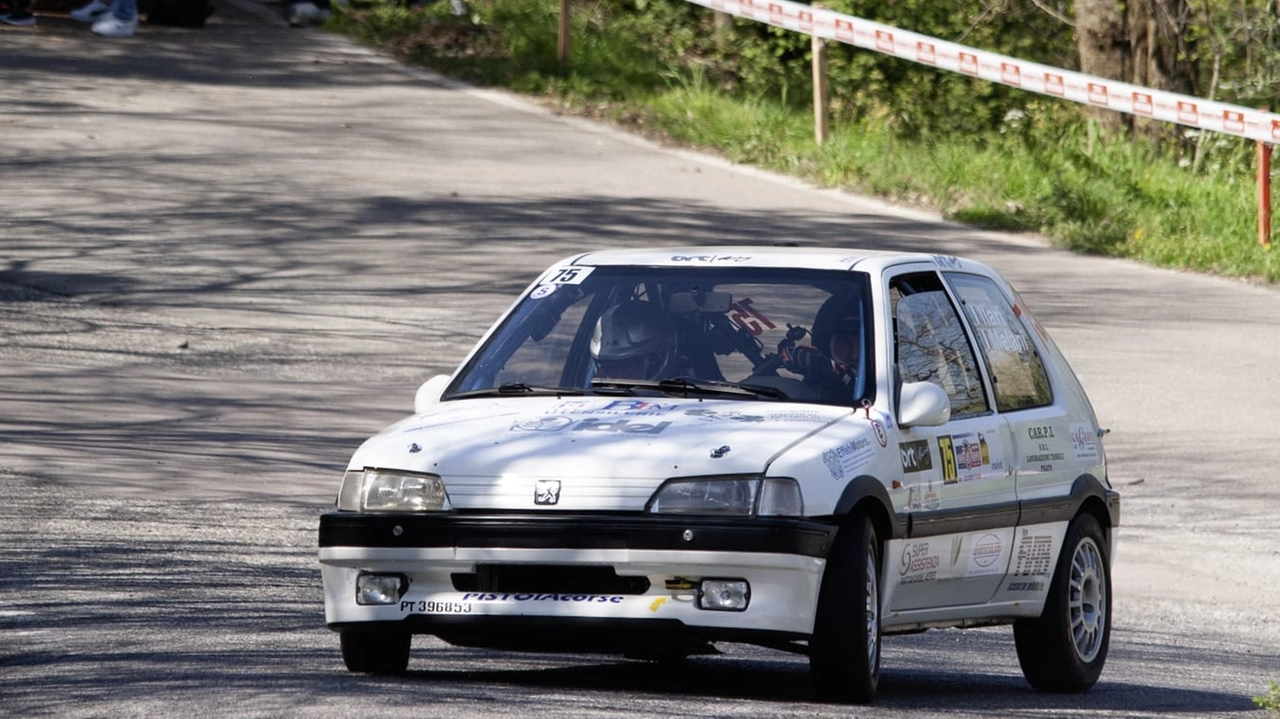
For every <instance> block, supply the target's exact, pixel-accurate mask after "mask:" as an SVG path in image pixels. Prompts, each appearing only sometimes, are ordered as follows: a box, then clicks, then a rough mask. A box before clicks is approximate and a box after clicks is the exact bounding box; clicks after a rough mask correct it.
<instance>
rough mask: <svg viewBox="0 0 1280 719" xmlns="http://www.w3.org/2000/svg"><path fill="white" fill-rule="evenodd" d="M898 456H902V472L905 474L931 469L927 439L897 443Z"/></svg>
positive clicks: (931, 460)
mask: <svg viewBox="0 0 1280 719" xmlns="http://www.w3.org/2000/svg"><path fill="white" fill-rule="evenodd" d="M898 454H899V455H901V456H902V471H903V472H905V473H907V474H914V473H916V472H927V471H929V470H931V469H933V453H932V452H930V451H929V440H927V439H918V440H915V441H913V442H899V443H898Z"/></svg>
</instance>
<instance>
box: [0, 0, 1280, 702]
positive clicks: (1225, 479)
mask: <svg viewBox="0 0 1280 719" xmlns="http://www.w3.org/2000/svg"><path fill="white" fill-rule="evenodd" d="M227 1H228V0H223V3H222V4H220V5H219V6H218V11H217V13H216V14H215V16H214V17H213V19H212V21H211V23H210V24H209V26H208V27H206V28H205V29H203V30H199V31H189V30H180V29H173V28H159V27H150V26H143V27H142V28H141V29H140V31H139V33H138V35H137V37H135V38H134V39H132V40H127V41H107V40H102V39H99V38H96V37H93V36H92V35H90V34H89V33H88V32H87V30H86V28H84V27H83V26H80V25H77V24H75V23H72V22H71V21H69V20H67V19H66V18H60V17H56V16H44V17H41V18H40V24H39V25H38V26H37V28H35V29H34V30H32V29H21V30H18V29H12V28H0V44H3V47H4V49H3V51H2V52H0V131H2V132H0V197H3V198H4V210H3V212H0V377H2V379H0V715H9V716H24V717H27V716H52V715H56V716H66V717H79V716H86V717H87V716H112V717H115V716H137V717H170V716H175V715H192V716H244V717H251V716H308V717H310V716H315V717H327V716H348V715H354V714H357V713H359V714H361V715H367V716H389V717H400V716H403V717H409V716H413V717H422V716H433V717H455V716H485V717H502V716H528V715H531V714H535V713H537V714H539V715H542V716H545V717H549V718H556V717H587V716H592V717H595V716H604V717H610V716H673V717H674V716H699V717H740V716H778V717H800V716H804V717H810V716H818V717H822V716H832V717H834V716H854V715H856V716H866V717H907V716H910V717H943V716H970V717H987V716H991V717H996V716H999V717H1042V716H1054V717H1058V716H1064V717H1099V716H1108V717H1188V718H1190V717H1205V716H1213V717H1219V716H1221V717H1229V716H1242V717H1243V716H1255V717H1256V716H1259V712H1258V711H1257V710H1256V709H1255V708H1254V705H1253V703H1252V701H1251V700H1250V697H1251V696H1253V695H1257V694H1261V693H1263V692H1264V691H1265V690H1266V686H1267V681H1268V680H1269V679H1277V680H1280V607H1278V605H1280V600H1278V599H1277V597H1280V537H1277V532H1276V529H1275V525H1276V524H1277V520H1276V517H1277V515H1278V514H1280V482H1277V481H1276V479H1275V476H1276V470H1275V468H1276V467H1278V466H1280V442H1277V441H1276V440H1277V434H1278V432H1280V430H1277V428H1278V427H1280V367H1278V366H1277V361H1276V350H1277V348H1278V347H1280V293H1278V292H1277V291H1276V290H1274V289H1268V288H1260V287H1254V286H1250V285H1247V284H1244V283H1239V282H1232V281H1225V280H1218V279H1210V278H1203V277H1198V276H1192V275H1185V274H1179V273H1173V272H1166V271H1161V270H1154V269H1150V268H1145V267H1140V266H1137V265H1133V264H1130V263H1126V262H1121V261H1115V260H1108V259H1100V258H1086V257H1077V256H1072V255H1068V254H1065V253H1062V252H1059V251H1056V250H1053V249H1051V248H1050V247H1048V246H1047V244H1046V243H1044V242H1043V241H1041V240H1040V239H1038V238H1035V237H1026V236H1009V235H998V234H990V233H981V232H976V231H972V230H968V229H965V228H961V227H957V226H954V225H949V224H946V223H941V222H938V221H936V218H933V217H931V216H929V215H927V214H925V213H919V212H913V211H908V210H901V209H895V208H892V207H888V206H885V205H882V204H879V203H876V202H872V201H868V200H864V199H860V198H856V197H851V196H846V195H842V194H840V193H834V192H830V191H817V190H813V189H811V188H807V187H804V186H802V185H800V184H797V183H794V182H790V181H787V180H783V179H780V178H776V177H772V176H769V175H764V174H761V173H756V172H751V171H745V170H742V169H740V168H734V167H731V166H728V165H726V164H725V163H722V162H719V161H716V160H713V159H710V158H706V157H702V156H698V155H694V154H688V153H681V152H677V151H673V150H670V149H664V148H659V147H655V146H652V145H650V144H648V143H646V142H643V141H639V140H637V139H635V138H632V137H629V136H626V135H623V134H620V133H617V132H614V131H612V130H610V129H608V128H604V127H601V126H598V125H594V124H591V123H586V122H582V121H578V120H571V119H565V118H560V117H556V116H554V115H553V114H550V113H548V112H546V111H543V110H541V109H539V108H537V107H535V106H532V105H529V104H527V103H525V102H523V101H521V100H519V99H515V98H512V97H510V96H507V95H504V94H502V93H494V92H486V91H480V90H475V89H469V88H464V87H458V86H456V85H454V84H452V83H449V82H446V81H444V80H442V79H440V78H437V77H435V76H433V75H431V74H429V73H423V72H419V71H413V70H408V69H405V68H402V67H400V66H399V65H398V64H396V63H395V62H392V61H390V60H388V59H386V58H383V57H380V56H378V55H377V54H374V53H372V52H370V51H367V50H365V49H362V48H359V47H356V46H354V45H352V44H350V43H348V42H346V41H344V40H341V39H338V38H334V37H331V36H328V35H325V34H324V33H321V32H318V31H313V30H290V29H289V28H287V27H285V26H283V24H282V23H280V22H279V21H278V19H275V18H274V16H272V15H270V14H269V13H262V12H251V11H250V10H251V9H253V10H256V8H253V7H251V6H247V5H245V6H239V5H235V6H233V5H229V4H226V3H227ZM241 1H243V0H241ZM1242 191H1247V190H1245V189H1242ZM780 240H786V241H796V242H800V243H802V244H823V245H825V244H834V245H842V246H866V247H887V248H903V249H922V250H927V251H934V252H946V253H957V254H966V255H971V256H974V257H977V258H980V259H982V260H985V261H987V262H989V263H991V264H992V265H994V266H996V267H997V268H998V269H1000V270H1001V271H1002V272H1003V273H1004V274H1006V275H1007V276H1008V277H1010V278H1011V279H1012V280H1013V281H1014V282H1015V284H1017V285H1019V286H1020V287H1021V288H1022V290H1023V293H1024V295H1025V297H1026V299H1027V300H1028V302H1029V304H1030V306H1031V307H1032V308H1033V309H1034V310H1035V311H1036V312H1037V314H1038V315H1039V317H1040V319H1041V320H1042V321H1043V322H1044V324H1045V325H1046V326H1047V327H1048V328H1049V330H1050V332H1051V333H1052V334H1053V335H1054V336H1055V338H1056V339H1057V341H1058V343H1059V345H1061V346H1062V348H1063V350H1064V352H1065V353H1066V354H1067V356H1068V357H1069V358H1070V359H1071V360H1072V362H1073V364H1074V366H1075V368H1076V370H1077V372H1078V374H1079V375H1080V376H1081V379H1082V381H1083V382H1084V384H1085V386H1086V387H1087V388H1088V389H1089V391H1090V394H1091V396H1092V397H1093V399H1094V402H1095V405H1096V408H1097V410H1098V414H1099V416H1100V418H1101V420H1102V422H1103V424H1104V425H1105V426H1109V427H1110V428H1111V429H1112V434H1111V435H1110V436H1109V437H1108V438H1107V442H1106V447H1107V451H1108V456H1109V459H1110V461H1111V468H1112V478H1113V481H1114V482H1115V484H1116V485H1117V486H1118V488H1119V489H1120V490H1121V492H1122V493H1123V495H1124V509H1123V512H1124V514H1123V518H1122V519H1123V526H1122V528H1121V532H1120V549H1119V553H1118V556H1117V557H1116V562H1115V607H1114V610H1115V630H1114V635H1113V640H1112V648H1111V656H1110V659H1109V661H1108V664H1107V669H1106V671H1105V672H1104V674H1103V676H1102V680H1101V682H1100V683H1099V684H1098V685H1097V686H1096V687H1095V688H1094V689H1093V690H1092V691H1090V692H1088V693H1086V694H1083V695H1067V696H1061V695H1051V694H1038V693H1036V692H1033V691H1031V690H1030V689H1029V687H1028V686H1027V685H1026V684H1025V682H1024V681H1023V680H1022V678H1021V674H1020V672H1019V671H1018V667H1017V661H1016V659H1015V658H1014V655H1013V649H1012V637H1011V634H1010V632H1009V631H1008V630H1007V629H987V630H974V631H967V632H961V631H941V632H930V633H926V634H923V635H918V636H911V637H896V638H891V639H889V640H887V642H886V649H885V670H884V671H885V673H884V680H883V684H882V689H881V698H880V701H879V703H878V704H877V705H876V706H874V707H871V708H859V709H857V710H850V709H849V708H845V707H834V706H826V705H820V704H815V703H813V702H812V700H811V697H810V695H809V692H808V688H807V680H806V674H805V662H804V660H803V659H802V658H799V657H793V656H789V655H784V654H777V653H773V652H767V651H763V650H754V649H751V648H747V647H741V646H736V645H732V646H728V647H726V648H725V651H726V654H725V656H720V657H708V658H697V659H694V660H691V661H690V662H688V663H687V664H686V665H683V666H681V667H679V668H676V669H671V668H666V667H662V666H659V665H652V664H645V663H639V662H629V661H622V660H615V659H612V658H597V657H585V656H554V655H553V656H542V655H536V656H530V655H517V654H506V653H498V652H485V651H478V650H461V649H454V648H450V647H447V646H444V645H441V644H439V643H435V642H430V641H423V642H419V643H417V644H415V650H414V654H413V659H412V661H411V664H410V668H411V672H410V674H409V675H408V676H406V677H403V678H396V679H379V678H369V677H363V676H356V675H350V674H347V673H346V672H345V671H344V670H343V668H342V665H341V659H340V657H339V655H338V651H337V641H336V637H335V636H333V635H332V634H330V633H329V632H328V631H327V630H326V629H325V628H324V626H323V616H322V602H321V595H320V582H319V572H318V569H317V564H316V561H315V549H314V548H315V529H316V522H317V516H318V515H319V514H320V513H321V512H323V511H325V509H326V508H327V507H328V506H329V505H330V504H331V502H332V498H333V494H334V491H335V490H336V487H337V481H338V479H339V477H340V474H341V469H342V467H343V465H344V463H345V460H346V458H347V456H349V454H350V452H351V451H352V450H353V449H354V448H355V446H356V445H357V444H358V443H359V441H360V440H361V439H362V438H364V437H365V436H367V435H369V434H371V433H373V432H374V431H376V430H377V429H378V428H380V427H381V426H382V425H384V424H386V423H387V422H390V421H392V420H394V419H396V418H398V417H399V416H401V415H402V414H404V413H406V412H407V411H408V410H409V408H410V407H411V404H412V398H413V392H414V390H415V388H416V386H417V384H418V383H419V382H421V381H422V380H424V379H426V378H427V377H429V376H430V375H432V374H435V373H437V372H441V371H447V370H449V369H451V368H452V366H453V365H454V364H455V363H456V362H457V361H458V360H459V359H460V358H461V356H462V354H463V353H464V351H465V350H466V349H467V348H468V347H469V346H470V345H471V344H472V343H473V342H474V340H475V339H476V338H477V337H478V336H479V334H480V333H481V332H482V331H483V329H484V328H485V327H486V326H487V325H488V324H489V322H490V321H492V319H493V318H494V317H495V316H496V315H497V314H498V313H499V312H500V311H501V310H502V309H504V308H505V307H506V306H507V304H508V303H509V302H510V300H511V298H512V297H513V295H514V294H515V293H516V292H517V291H518V290H519V289H521V288H523V287H524V286H525V285H526V284H527V283H528V282H529V281H530V280H531V279H532V278H533V277H534V275H535V274H536V273H537V271H538V270H540V269H541V268H542V267H544V266H545V265H547V264H549V263H550V262H552V261H553V260H555V259H557V258H559V257H561V256H564V255H568V254H571V253H573V252H576V251H579V250H581V249H587V248H595V247H638V246H645V245H654V244H662V245H668V244H686V243H714V244H730V243H744V242H745V243H767V242H774V241H780ZM1251 241H1252V238H1247V237H1242V238H1241V242H1242V243H1244V242H1251Z"/></svg>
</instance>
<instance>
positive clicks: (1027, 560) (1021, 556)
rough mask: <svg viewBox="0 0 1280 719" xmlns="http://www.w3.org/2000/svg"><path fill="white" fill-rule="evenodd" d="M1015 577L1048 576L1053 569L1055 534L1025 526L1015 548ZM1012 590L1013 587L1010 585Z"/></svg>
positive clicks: (1013, 574)
mask: <svg viewBox="0 0 1280 719" xmlns="http://www.w3.org/2000/svg"><path fill="white" fill-rule="evenodd" d="M1013 559H1014V565H1013V571H1012V572H1010V574H1011V575H1012V576H1014V577H1047V576H1049V573H1050V572H1052V571H1053V536H1052V535H1049V534H1033V533H1032V532H1031V530H1030V529H1027V528H1025V527H1024V528H1023V530H1022V533H1021V534H1020V535H1019V536H1018V543H1017V545H1016V546H1015V547H1014V549H1013ZM1010 589H1011V590H1012V587H1010Z"/></svg>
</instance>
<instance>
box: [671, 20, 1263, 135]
mask: <svg viewBox="0 0 1280 719" xmlns="http://www.w3.org/2000/svg"><path fill="white" fill-rule="evenodd" d="M686 1H687V2H691V3H694V4H696V5H702V6H704V7H708V8H711V9H713V10H719V11H721V12H724V13H728V14H729V15H736V16H738V17H744V18H748V19H750V20H755V21H757V22H763V23H766V24H768V25H773V26H775V27H780V28H785V29H787V30H794V31H796V32H801V33H804V34H806V35H817V36H818V37H821V38H824V39H827V40H835V41H837V42H842V43H844V44H846V45H853V46H854V47H860V48H864V49H867V50H872V51H875V52H878V53H881V54H883V55H892V56H894V57H897V58H901V59H903V60H909V61H911V62H917V63H920V64H922V65H930V66H932V67H937V68H939V69H941V70H950V71H951V72H958V73H960V74H962V75H970V76H972V77H977V78H981V79H983V80H989V81H991V82H998V83H1000V84H1002V85H1009V86H1010V87H1016V88H1020V89H1022V90H1026V91H1028V92H1033V93H1037V94H1040V95H1047V96H1049V97H1058V98H1062V99H1064V100H1070V101H1072V102H1078V103H1080V104H1082V105H1091V106H1094V107H1103V108H1107V109H1109V110H1116V111H1118V112H1127V113H1130V114H1133V115H1137V116H1139V117H1149V118H1152V119H1154V120H1163V121H1165V122H1173V123H1177V124H1179V125H1187V126H1189V127H1196V128H1200V129H1202V130H1210V131H1213V132H1221V133H1226V134H1228V135H1238V136H1240V137H1247V138H1249V139H1251V140H1261V141H1262V142H1267V143H1280V115H1277V114H1275V113H1270V112H1263V111H1261V110H1251V109H1249V108H1247V107H1240V106H1238V105H1228V104H1226V103H1221V102H1213V101H1210V100H1205V99H1203V98H1199V97H1192V96H1190V95H1179V94H1177V93H1173V92H1165V91H1162V90H1152V89H1151V88H1146V87H1141V86H1139V85H1130V84H1129V83H1125V82H1119V81H1117V80H1108V79H1106V78H1101V77H1094V76H1092V75H1084V74H1082V73H1078V72H1072V71H1070V70H1062V69H1059V68H1056V67H1050V66H1048V65H1041V64H1039V63H1035V62H1028V61H1026V60H1019V59H1018V58H1016V57H1009V56H1008V55H1000V54H997V53H994V52H987V51H985V50H978V49H976V48H972V47H966V46H964V45H957V44H956V43H953V42H947V41H945V40H939V39H937V38H932V37H929V36H928V35H920V34H918V33H914V32H910V31H908V30H902V29H900V28H895V27H891V26H889V25H881V24H880V23H876V22H872V21H870V20H863V19H862V18H857V17H852V16H850V15H842V14H840V13H837V12H833V11H831V10H826V9H822V8H815V7H812V6H810V5H801V4H799V3H795V2H790V1H789V0H686Z"/></svg>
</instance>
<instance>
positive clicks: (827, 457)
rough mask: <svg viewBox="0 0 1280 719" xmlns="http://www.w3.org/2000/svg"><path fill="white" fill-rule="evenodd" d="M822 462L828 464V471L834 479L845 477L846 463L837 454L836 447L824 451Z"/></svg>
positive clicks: (838, 479)
mask: <svg viewBox="0 0 1280 719" xmlns="http://www.w3.org/2000/svg"><path fill="white" fill-rule="evenodd" d="M822 463H823V464H825V465H827V471H828V472H830V473H831V478H832V479H834V480H836V481H837V482H838V481H840V480H842V479H844V464H842V463H841V462H840V458H839V457H837V456H836V451H835V450H834V449H828V450H825V451H823V453H822Z"/></svg>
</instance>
